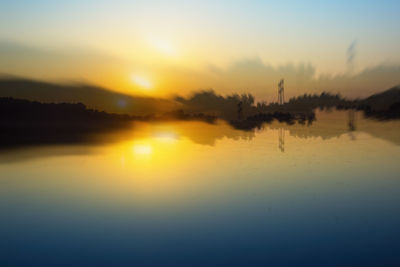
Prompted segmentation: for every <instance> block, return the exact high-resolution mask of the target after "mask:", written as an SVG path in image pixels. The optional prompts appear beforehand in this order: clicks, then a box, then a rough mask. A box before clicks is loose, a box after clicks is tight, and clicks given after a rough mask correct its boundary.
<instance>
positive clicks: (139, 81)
mask: <svg viewBox="0 0 400 267" xmlns="http://www.w3.org/2000/svg"><path fill="white" fill-rule="evenodd" d="M132 81H133V82H134V83H135V84H136V85H137V86H139V87H141V88H142V89H151V88H152V87H153V85H152V84H151V82H150V81H149V80H148V79H146V78H144V77H142V76H138V75H133V76H132Z"/></svg>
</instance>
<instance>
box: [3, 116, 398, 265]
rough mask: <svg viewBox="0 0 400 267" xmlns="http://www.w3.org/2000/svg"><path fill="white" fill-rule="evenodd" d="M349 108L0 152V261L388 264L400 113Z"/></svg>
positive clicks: (144, 127) (394, 258)
mask: <svg viewBox="0 0 400 267" xmlns="http://www.w3.org/2000/svg"><path fill="white" fill-rule="evenodd" d="M347 119H348V117H347V113H346V112H331V113H319V114H317V121H316V122H314V123H313V124H312V125H311V126H302V125H292V126H288V125H286V124H280V123H273V124H270V125H266V126H265V127H264V128H263V129H258V130H254V131H239V130H235V129H232V128H231V127H229V126H228V125H227V124H225V123H223V122H219V123H217V124H215V125H211V124H206V123H201V122H168V123H153V124H149V123H135V124H134V125H133V126H132V128H131V129H128V130H124V131H121V132H117V133H112V134H108V135H107V136H98V137H93V142H90V143H81V144H78V145H62V146H59V145H57V146H56V145H53V146H32V147H20V148H15V149H7V150H0V214H1V221H0V265H1V266H7V265H9V266H16V265H38V264H39V265H51V266H54V265H68V266H72V265H75V266H76V265H84V266H88V265H96V266H99V265H105V266H118V265H124V266H193V265H198V266H226V265H230V266H236V265H237V266H255V265H259V266H266V265H269V266H281V265H296V266H336V265H340V266H356V265H359V266H399V265H400V161H399V155H400V121H392V122H377V121H372V120H365V119H363V118H362V116H361V115H360V114H357V119H356V131H353V132H349V131H348V121H347Z"/></svg>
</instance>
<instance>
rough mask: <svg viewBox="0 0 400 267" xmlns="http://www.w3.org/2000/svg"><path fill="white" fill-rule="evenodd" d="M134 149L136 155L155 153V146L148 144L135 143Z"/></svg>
mask: <svg viewBox="0 0 400 267" xmlns="http://www.w3.org/2000/svg"><path fill="white" fill-rule="evenodd" d="M132 151H133V153H134V154H135V155H151V154H152V153H153V148H152V147H151V145H147V144H135V145H134V146H133V147H132Z"/></svg>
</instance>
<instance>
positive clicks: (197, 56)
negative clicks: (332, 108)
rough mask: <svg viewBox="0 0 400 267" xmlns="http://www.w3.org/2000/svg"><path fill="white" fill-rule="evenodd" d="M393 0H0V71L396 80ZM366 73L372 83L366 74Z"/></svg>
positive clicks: (166, 88) (149, 79) (271, 81)
mask: <svg viewBox="0 0 400 267" xmlns="http://www.w3.org/2000/svg"><path fill="white" fill-rule="evenodd" d="M398 10H400V2H399V1H342V0H336V1H333V0H332V1H311V0H306V1H287V0H283V1H261V0H259V1H257V0H247V1H245V0H242V1H235V0H230V1H227V0H219V1H211V0H209V1H194V0H186V1H176V0H175V1H174V0H170V1H161V0H160V1H156V0H154V1H123V0H115V1H105V0H96V1H94V0H87V1H78V0H69V1H57V0H52V1H50V0H36V1H28V0H20V1H15V0H0V58H1V60H0V73H3V74H11V75H17V76H23V77H30V78H36V79H45V80H51V81H78V82H88V83H93V84H97V85H100V86H104V87H107V88H110V89H112V90H116V91H121V92H126V93H132V94H145V95H152V96H168V95H171V94H182V95H186V94H189V93H190V92H192V91H194V90H198V89H209V88H213V89H214V90H216V91H217V92H220V93H221V94H229V93H233V92H238V93H241V92H251V93H253V94H254V95H256V97H257V98H259V99H270V98H271V97H272V96H274V94H275V91H276V87H277V83H278V82H279V80H280V79H281V78H285V81H286V84H287V91H288V93H287V95H289V96H291V95H297V94H300V93H304V92H314V91H322V90H327V91H334V92H340V93H343V94H344V95H350V96H359V95H363V94H369V93H371V92H374V91H376V90H384V89H387V88H386V87H390V86H394V85H396V84H399V83H400V78H399V77H400V72H399V70H400V69H399V65H400V31H399V30H398V25H400V18H399V16H398ZM371 77H373V80H372V81H371V79H372V78H371Z"/></svg>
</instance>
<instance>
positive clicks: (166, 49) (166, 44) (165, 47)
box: [149, 38, 177, 57]
mask: <svg viewBox="0 0 400 267" xmlns="http://www.w3.org/2000/svg"><path fill="white" fill-rule="evenodd" d="M149 42H150V44H151V46H152V47H153V48H155V49H156V50H157V51H158V52H160V53H161V54H162V55H164V56H169V57H176V56H177V50H176V48H175V46H174V45H173V44H172V43H171V42H170V41H168V40H166V39H159V38H150V40H149Z"/></svg>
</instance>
